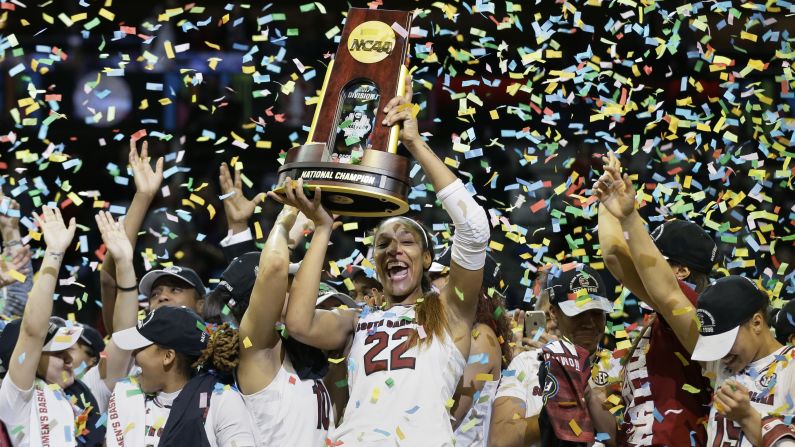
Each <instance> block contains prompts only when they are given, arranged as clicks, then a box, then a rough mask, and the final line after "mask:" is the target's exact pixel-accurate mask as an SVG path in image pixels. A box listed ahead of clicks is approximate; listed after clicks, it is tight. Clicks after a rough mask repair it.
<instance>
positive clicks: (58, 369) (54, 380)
mask: <svg viewBox="0 0 795 447" xmlns="http://www.w3.org/2000/svg"><path fill="white" fill-rule="evenodd" d="M72 367H73V366H72V355H71V354H70V352H69V350H68V349H65V350H63V351H58V352H42V353H41V358H40V359H39V366H38V368H37V369H36V375H37V376H38V377H40V378H42V379H44V381H45V382H47V383H50V384H57V385H58V386H60V387H61V388H68V387H70V386H72V384H73V383H74V381H75V375H74V371H73V370H72Z"/></svg>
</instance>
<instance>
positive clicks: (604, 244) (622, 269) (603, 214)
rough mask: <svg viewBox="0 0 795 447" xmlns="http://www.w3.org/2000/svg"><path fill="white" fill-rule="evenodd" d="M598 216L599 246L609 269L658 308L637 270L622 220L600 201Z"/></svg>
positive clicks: (644, 300) (630, 288) (631, 289)
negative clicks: (650, 298)
mask: <svg viewBox="0 0 795 447" xmlns="http://www.w3.org/2000/svg"><path fill="white" fill-rule="evenodd" d="M598 217H599V226H598V230H597V235H598V237H599V246H600V247H601V249H602V259H604V261H605V265H606V266H607V270H609V271H610V273H611V274H612V275H613V276H614V277H615V278H616V279H617V280H618V282H620V283H621V284H622V285H623V286H624V287H626V288H627V289H629V290H630V292H632V293H633V294H634V295H635V296H636V297H638V298H640V299H641V301H643V302H644V303H646V304H648V305H649V306H651V307H652V308H653V309H655V310H656V308H655V307H654V306H653V305H652V303H651V301H650V300H649V294H648V293H647V292H646V287H644V286H643V281H642V280H641V279H640V275H638V271H637V270H635V264H634V263H633V262H632V254H631V253H630V252H629V246H628V245H627V241H626V240H625V239H624V231H623V229H622V228H621V221H620V220H618V219H617V218H616V216H614V215H612V214H611V213H610V211H608V210H607V207H606V206H605V205H604V203H599V214H598Z"/></svg>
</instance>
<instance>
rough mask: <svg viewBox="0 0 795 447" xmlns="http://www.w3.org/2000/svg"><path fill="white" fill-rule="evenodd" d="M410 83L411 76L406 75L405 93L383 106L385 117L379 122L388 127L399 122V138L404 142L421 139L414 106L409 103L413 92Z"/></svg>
mask: <svg viewBox="0 0 795 447" xmlns="http://www.w3.org/2000/svg"><path fill="white" fill-rule="evenodd" d="M411 83H412V79H411V77H407V78H406V93H405V94H404V95H403V96H395V97H394V98H392V99H391V100H390V101H389V102H388V103H387V104H386V107H384V113H386V117H384V120H383V121H382V122H381V124H383V125H384V126H388V127H391V126H394V125H395V124H400V125H401V127H400V140H401V141H403V143H404V144H407V143H411V142H420V141H422V138H421V137H420V132H419V125H418V124H417V117H416V115H415V114H414V106H413V104H412V103H411V97H412V94H413V89H412V87H411ZM407 146H408V144H407Z"/></svg>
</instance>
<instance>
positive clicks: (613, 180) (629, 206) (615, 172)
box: [593, 152, 635, 220]
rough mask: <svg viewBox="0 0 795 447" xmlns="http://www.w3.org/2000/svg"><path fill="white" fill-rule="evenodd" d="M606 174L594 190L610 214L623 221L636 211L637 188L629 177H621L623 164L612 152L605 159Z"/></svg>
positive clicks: (625, 175)
mask: <svg viewBox="0 0 795 447" xmlns="http://www.w3.org/2000/svg"><path fill="white" fill-rule="evenodd" d="M604 162H605V173H604V174H602V176H601V177H599V180H597V181H596V183H595V184H594V187H593V190H594V192H595V193H596V195H597V197H599V200H600V201H601V202H602V204H603V205H604V206H605V208H607V210H608V211H610V214H612V215H614V216H615V217H616V218H618V219H620V220H623V219H625V218H627V217H629V215H630V214H632V211H634V210H635V188H634V187H633V186H632V182H631V181H630V180H629V175H628V174H624V176H623V177H622V176H621V163H620V162H619V161H618V158H616V156H615V154H614V153H612V152H610V153H609V154H608V156H607V157H605V158H604Z"/></svg>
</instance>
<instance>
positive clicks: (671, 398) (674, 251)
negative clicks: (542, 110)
mask: <svg viewBox="0 0 795 447" xmlns="http://www.w3.org/2000/svg"><path fill="white" fill-rule="evenodd" d="M606 163H608V165H618V161H617V160H616V158H615V156H614V155H613V154H610V156H609V158H608V159H606ZM598 186H599V185H598V184H597V185H596V186H595V187H594V190H593V191H594V193H595V194H597V195H602V194H600V188H599V187H598ZM600 199H604V200H610V198H609V197H600ZM598 216H599V227H598V235H599V244H600V246H601V249H602V255H603V257H604V260H605V264H606V265H607V268H608V270H609V271H610V273H612V274H613V276H615V277H616V279H618V280H619V281H620V282H621V283H622V284H623V285H624V286H625V287H627V288H628V289H629V290H630V291H632V293H633V294H634V295H635V296H637V297H638V298H640V299H641V300H642V301H643V302H644V303H647V304H649V303H650V300H649V299H648V293H647V291H646V289H645V288H644V286H643V282H642V281H641V279H640V276H639V275H638V272H637V270H636V269H635V266H634V264H633V261H632V258H631V256H630V253H629V247H628V246H627V242H626V240H625V239H624V233H623V231H622V229H621V223H620V222H619V221H618V220H617V219H616V218H615V217H614V216H613V215H612V214H611V213H610V212H608V211H607V209H606V208H605V204H604V203H603V202H600V205H599V214H598ZM652 238H653V239H654V242H655V245H656V246H657V248H658V249H659V250H660V252H661V253H662V254H663V255H664V256H665V257H666V259H667V260H668V263H669V265H670V266H671V270H672V271H673V273H674V274H675V275H676V277H677V279H678V280H679V286H680V288H681V289H682V292H683V293H684V294H685V296H687V298H688V299H689V300H690V302H691V303H692V304H693V307H695V305H696V299H697V298H698V294H699V293H700V292H701V291H703V289H704V288H706V286H708V285H709V280H708V275H709V273H710V272H711V270H712V268H713V266H714V265H715V264H716V263H718V262H719V261H720V258H721V254H720V252H719V251H718V249H717V245H716V244H715V242H714V241H713V240H712V238H711V237H710V236H709V235H708V234H707V233H706V232H705V231H704V230H703V229H702V228H701V227H699V226H698V225H696V224H694V223H692V222H687V221H683V220H676V219H674V220H669V221H666V222H663V223H662V224H660V225H659V226H657V227H656V228H655V230H654V231H653V232H652ZM651 307H652V308H653V306H651ZM655 310H656V309H655ZM623 357H624V358H623V360H622V363H623V364H624V366H623V370H622V377H623V383H622V397H623V401H624V402H623V403H624V405H625V410H624V419H623V421H622V423H621V427H620V429H619V430H618V433H617V438H618V439H617V445H619V446H629V447H635V446H638V447H640V446H659V447H662V446H703V445H705V444H706V441H707V434H706V428H705V426H704V423H703V422H704V421H705V420H706V418H707V417H708V415H709V409H710V402H711V393H712V390H711V389H710V385H709V380H708V379H706V378H704V377H703V375H702V372H701V367H700V366H699V364H698V363H697V362H691V361H690V360H688V359H689V353H688V351H687V350H686V349H685V347H684V346H682V344H681V342H680V341H679V339H678V338H677V337H676V334H674V332H673V330H672V329H671V327H670V326H669V325H668V324H667V323H666V322H665V320H664V319H663V318H662V317H661V316H659V315H657V314H653V315H652V317H651V318H650V319H649V324H648V325H647V326H646V328H645V329H644V330H643V331H642V333H641V335H640V336H639V339H638V340H636V342H635V343H633V348H632V349H630V351H629V352H627V353H625V354H624V356H623Z"/></svg>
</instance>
